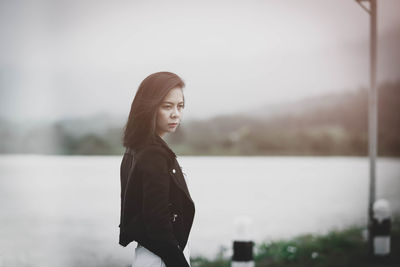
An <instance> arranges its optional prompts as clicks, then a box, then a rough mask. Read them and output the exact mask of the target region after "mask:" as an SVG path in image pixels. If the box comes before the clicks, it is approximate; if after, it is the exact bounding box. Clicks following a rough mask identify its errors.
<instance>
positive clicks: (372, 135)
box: [368, 0, 378, 256]
mask: <svg viewBox="0 0 400 267" xmlns="http://www.w3.org/2000/svg"><path fill="white" fill-rule="evenodd" d="M369 1H370V12H371V13H370V90H369V94H368V104H369V107H368V139H369V161H370V164H369V166H370V168H369V176H370V184H369V205H368V228H369V234H368V245H369V255H371V256H372V255H373V237H372V231H371V230H372V219H373V204H374V202H375V180H376V179H375V175H376V168H375V161H376V155H377V128H378V120H377V112H378V108H377V98H378V94H377V87H376V50H377V41H376V40H377V36H376V35H377V26H376V13H377V11H376V9H377V5H376V0H369Z"/></svg>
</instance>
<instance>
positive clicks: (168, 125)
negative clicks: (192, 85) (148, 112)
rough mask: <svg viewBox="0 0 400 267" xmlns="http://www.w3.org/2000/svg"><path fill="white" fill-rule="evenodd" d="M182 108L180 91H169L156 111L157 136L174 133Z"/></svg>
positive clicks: (177, 89)
mask: <svg viewBox="0 0 400 267" xmlns="http://www.w3.org/2000/svg"><path fill="white" fill-rule="evenodd" d="M183 108H184V102H183V92H182V89H181V88H174V89H171V90H170V91H169V93H168V94H167V95H166V96H165V97H164V99H163V100H162V101H161V104H160V106H159V107H158V109H157V118H156V132H157V134H158V135H159V136H161V137H162V136H163V135H165V134H166V133H171V132H175V130H176V128H177V127H178V125H179V123H180V122H181V119H182V111H183Z"/></svg>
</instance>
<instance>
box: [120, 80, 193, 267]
mask: <svg viewBox="0 0 400 267" xmlns="http://www.w3.org/2000/svg"><path fill="white" fill-rule="evenodd" d="M184 86H185V84H184V82H183V81H182V80H181V78H179V77H178V76H177V75H176V74H174V73H170V72H157V73H154V74H151V75H150V76H148V77H147V78H146V79H144V80H143V82H142V83H141V84H140V86H139V89H138V90H137V92H136V95H135V98H134V99H133V102H132V106H131V111H130V114H129V118H128V121H127V123H126V126H125V132H124V137H123V144H124V146H125V147H126V151H125V154H124V156H123V158H122V162H121V217H120V225H119V227H120V235H119V244H121V245H122V246H124V247H125V246H127V245H128V244H129V243H130V242H132V241H136V242H137V243H138V246H137V248H136V249H135V257H134V260H133V264H132V266H134V267H150V266H151V267H153V266H160V267H161V266H167V267H181V266H182V267H183V266H185V267H187V266H190V261H189V253H188V246H187V241H188V237H189V232H190V229H191V227H192V223H193V217H194V211H195V208H194V203H193V201H192V199H191V197H190V194H189V191H188V188H187V185H186V182H185V179H184V176H183V173H182V170H181V167H180V166H179V163H178V161H177V159H176V155H175V153H174V152H173V151H172V150H171V149H170V148H169V147H168V145H167V143H165V141H164V140H163V139H162V137H164V136H165V134H167V133H172V132H175V130H176V128H177V127H178V125H179V123H180V121H181V118H182V117H181V116H182V111H183V108H184V105H185V103H184V97H183V87H184Z"/></svg>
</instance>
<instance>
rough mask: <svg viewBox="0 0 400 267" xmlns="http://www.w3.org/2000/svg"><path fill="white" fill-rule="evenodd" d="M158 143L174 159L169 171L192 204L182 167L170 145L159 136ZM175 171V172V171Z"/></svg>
mask: <svg viewBox="0 0 400 267" xmlns="http://www.w3.org/2000/svg"><path fill="white" fill-rule="evenodd" d="M155 141H156V143H157V144H158V145H160V146H162V147H163V148H165V149H166V150H167V151H168V152H169V154H170V155H171V159H172V163H173V164H172V166H173V167H172V169H170V170H169V172H170V174H171V176H172V177H173V180H174V182H175V184H176V185H177V186H178V187H179V188H180V189H181V190H182V191H183V192H184V193H185V195H186V196H187V198H188V199H189V200H190V201H191V202H192V203H194V202H193V200H192V198H191V197H190V194H189V190H188V187H187V184H186V182H185V178H184V176H183V173H182V170H181V167H180V166H179V163H178V161H177V160H176V154H175V153H174V152H173V151H172V150H171V149H170V148H169V146H168V144H167V143H166V142H165V141H164V140H163V139H162V138H161V137H160V136H158V135H156V139H155ZM174 170H175V171H174Z"/></svg>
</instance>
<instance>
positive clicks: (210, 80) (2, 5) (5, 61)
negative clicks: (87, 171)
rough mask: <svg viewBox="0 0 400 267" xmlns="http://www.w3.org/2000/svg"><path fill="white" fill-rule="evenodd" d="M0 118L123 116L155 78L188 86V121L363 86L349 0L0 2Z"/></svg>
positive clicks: (382, 23)
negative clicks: (172, 78) (166, 74)
mask: <svg viewBox="0 0 400 267" xmlns="http://www.w3.org/2000/svg"><path fill="white" fill-rule="evenodd" d="M399 11H400V1H399V0H378V31H379V36H380V39H379V44H378V45H379V55H378V57H379V61H378V68H379V72H378V78H379V80H381V81H383V80H396V79H399V78H400V53H399V49H398V47H400V16H398V14H399ZM0 36H1V42H0V116H5V117H7V118H14V119H35V120H36V119H46V120H48V119H57V118H61V117H65V116H68V117H76V116H88V115H92V114H96V113H99V112H106V113H112V114H120V115H127V113H128V112H129V108H130V104H131V102H132V99H133V96H134V94H135V91H136V89H137V87H138V85H139V83H140V82H141V81H142V80H143V79H144V78H145V77H146V76H147V75H149V74H151V73H153V72H157V71H172V72H175V73H177V74H178V75H180V76H181V77H182V78H183V79H184V80H185V82H186V84H187V87H186V88H185V98H186V100H187V103H186V107H187V108H186V110H185V117H186V118H206V117H209V116H212V115H215V114H220V113H229V112H236V111H240V110H248V109H252V108H257V107H259V106H261V105H265V104H274V103H280V102H288V101H292V100H296V99H300V98H304V97H308V96H312V95H316V94H322V93H325V92H331V91H341V90H345V89H346V90H347V89H350V90H354V89H357V88H359V87H361V86H368V83H369V39H368V38H369V15H368V14H367V13H366V12H365V11H364V10H363V9H362V8H361V7H360V6H359V5H358V4H357V3H356V2H355V1H354V0H323V1H321V0H296V1H289V0H271V1H268V0H263V1H261V0H260V1H255V0H246V1H244V0H242V1H204V0H202V1H173V0H169V1H161V0H160V1H149V0H143V1H115V0H113V1H111V0H109V1H99V0H92V1H85V0H79V1H78V0H77V1H71V0H70V1H67V0H66V1H55V0H46V1H44V0H38V1H28V0H27V1H16V0H0Z"/></svg>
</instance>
